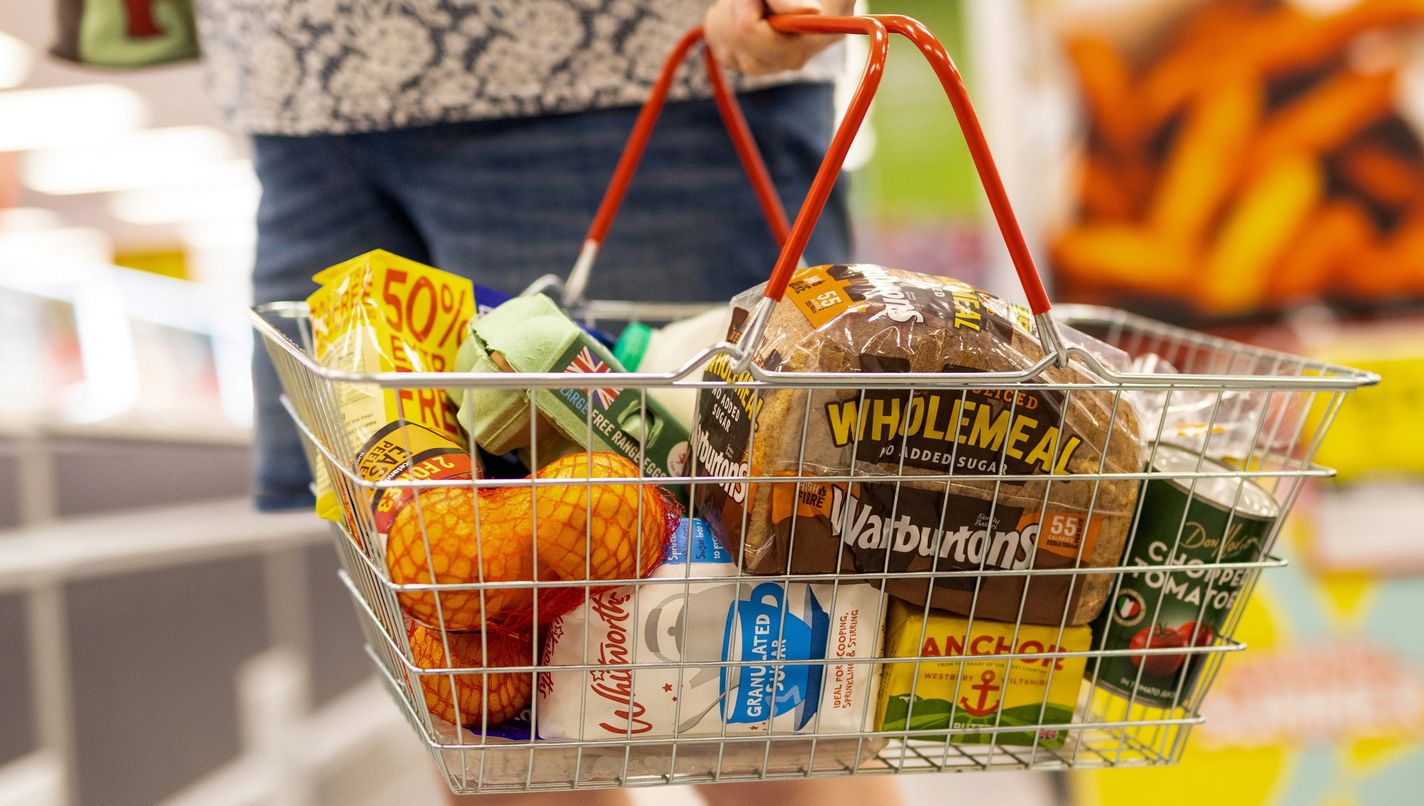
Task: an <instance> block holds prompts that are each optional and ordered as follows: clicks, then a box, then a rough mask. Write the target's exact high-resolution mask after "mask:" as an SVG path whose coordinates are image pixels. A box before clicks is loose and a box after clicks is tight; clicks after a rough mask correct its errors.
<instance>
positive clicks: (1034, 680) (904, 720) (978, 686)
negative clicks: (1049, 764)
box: [875, 601, 1093, 747]
mask: <svg viewBox="0 0 1424 806" xmlns="http://www.w3.org/2000/svg"><path fill="white" fill-rule="evenodd" d="M969 626H970V623H969V621H968V620H967V619H962V618H958V617H955V616H950V615H947V614H944V613H939V612H936V611H934V610H931V611H930V615H929V619H928V623H926V619H925V617H924V608H923V607H917V606H913V605H908V604H905V603H904V602H900V601H895V602H892V603H891V605H890V616H889V619H888V622H887V624H886V628H885V632H886V634H885V654H886V657H889V658H924V659H922V660H920V661H918V667H917V665H916V663H911V662H906V663H887V664H886V665H885V671H884V672H883V673H882V676H881V681H880V697H879V700H878V702H877V706H876V709H875V711H876V714H877V724H876V729H877V730H932V729H937V728H950V729H957V730H958V729H972V728H976V727H996V726H997V727H1000V728H1007V727H1013V726H1016V725H1025V726H1047V727H1031V728H1029V729H1027V730H1023V731H1003V732H999V733H998V734H997V739H996V738H995V735H996V734H995V733H993V732H988V731H986V732H969V733H958V734H953V735H951V736H950V737H949V740H950V741H951V742H954V743H957V744H989V743H991V742H993V743H996V744H1002V745H1033V744H1035V734H1036V738H1037V742H1036V744H1037V745H1038V746H1039V747H1062V746H1063V743H1064V742H1065V741H1066V740H1067V737H1068V731H1067V730H1066V729H1061V728H1055V727H1052V726H1053V725H1067V724H1068V723H1070V722H1072V721H1073V710H1074V707H1075V705H1076V704H1077V702H1078V689H1079V688H1080V687H1081V684H1082V682H1083V666H1084V659H1083V658H1081V657H1073V658H1037V659H1016V660H994V657H995V656H998V655H1010V654H1045V653H1050V652H1083V651H1086V650H1088V649H1089V646H1090V644H1091V643H1092V640H1093V635H1092V631H1091V630H1090V629H1089V628H1088V627H1068V628H1065V629H1063V630H1062V631H1061V635H1060V630H1059V628H1058V627H1043V626H1036V625H1032V624H1023V625H1020V626H1019V627H1018V630H1017V635H1015V629H1014V625H1012V624H1004V623H1000V622H995V621H985V620H984V619H978V618H976V619H975V620H974V622H973V626H974V629H973V631H972V634H971V631H970V630H969ZM922 634H923V642H921V635H922ZM939 657H943V658H945V660H944V661H935V660H933V659H934V658H939ZM966 657H967V658H972V659H971V660H967V661H964V660H960V659H961V658H966ZM913 738H942V737H934V736H929V737H926V736H924V735H922V734H921V735H916V736H915V737H913Z"/></svg>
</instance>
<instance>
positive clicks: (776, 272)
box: [738, 14, 1068, 368]
mask: <svg viewBox="0 0 1424 806" xmlns="http://www.w3.org/2000/svg"><path fill="white" fill-rule="evenodd" d="M768 21H769V22H770V24H771V27H772V28H775V29H776V30H778V31H781V32H784V33H817V34H860V35H864V36H867V37H869V38H870V57H869V59H867V61H866V66H865V72H864V74H863V75H862V77H861V80H860V84H859V86H857V87H856V90H855V94H854V95H853V96H852V98H851V102H850V106H849V108H848V109H847V110H846V115H845V118H844V119H843V120H842V121H841V123H840V126H839V127H838V128H837V129H836V133H835V136H834V137H833V138H832V140H831V147H830V148H829V149H828V150H827V152H826V156H825V159H824V160H822V162H821V167H820V169H819V170H818V171H817V173H816V178H815V179H814V180H813V181H812V183H811V189H810V191H809V192H807V194H806V200H805V201H804V202H803V203H802V205H801V210H800V212H798V213H797V216H796V222H795V224H793V225H792V228H791V234H790V236H789V237H788V238H787V241H786V243H785V244H784V245H783V246H782V249H781V255H780V257H779V258H778V259H777V262H776V267H775V268H774V269H773V270H772V274H771V279H770V281H769V282H768V283H767V285H766V291H765V297H764V299H763V300H762V302H761V303H760V304H759V305H758V306H757V309H756V310H755V311H754V312H753V314H752V316H751V318H750V319H749V321H748V323H747V327H746V329H745V331H744V335H743V338H742V341H741V348H742V351H743V353H742V360H741V361H740V362H739V364H738V366H739V368H745V367H746V365H747V364H749V363H750V360H751V356H752V354H753V353H754V352H755V346H756V343H757V341H758V340H759V339H760V337H761V333H762V330H763V329H764V328H765V327H766V322H767V320H768V319H769V318H770V316H771V308H772V307H773V306H775V304H776V303H777V302H779V301H780V300H781V297H782V295H784V294H785V293H786V285H787V283H789V282H790V280H791V275H792V273H793V272H795V270H796V266H797V264H798V263H799V262H800V260H801V256H802V253H803V252H804V251H805V249H806V244H807V242H808V241H809V240H810V237H811V232H812V231H813V230H814V229H815V228H816V222H817V221H818V220H819V219H820V217H821V211H822V210H823V209H824V208H825V206H826V200H827V198H828V197H829V196H830V193H831V188H832V187H833V186H834V185H835V182H836V179H837V177H838V176H839V175H840V171H841V167H842V165H844V163H845V158H846V153H847V152H848V151H849V150H850V146H851V143H852V141H854V140H855V136H856V133H857V132H859V131H860V127H861V124H862V123H863V122H864V120H865V114H866V112H867V110H868V109H869V107H870V102H871V100H872V98H874V96H875V91H876V90H877V89H878V88H879V86H880V79H881V76H882V75H883V73H884V70H885V61H886V58H887V57H888V55H889V34H890V33H895V34H899V35H901V36H903V37H905V38H906V39H908V40H910V41H911V42H913V43H914V44H915V46H916V47H917V48H919V50H920V53H921V54H923V55H924V57H925V59H926V60H927V61H929V63H930V67H932V68H933V69H934V71H935V75H936V76H938V77H939V81H940V84H941V85H942V86H943V87H944V91H945V94H946V95H947V96H949V102H950V105H951V106H952V107H953V108H954V114H955V117H956V118H957V119H958V121H959V128H960V130H961V131H962V133H963V135H964V139H965V142H966V144H967V145H968V146H969V153H970V155H971V156H972V157H973V159H974V167H975V169H976V170H977V171H978V173H979V181H980V183H981V184H982V185H983V186H984V192H985V194H987V195H988V197H989V206H990V208H991V209H992V210H993V213H994V218H995V220H996V221H997V222H998V225H999V231H1000V233H1001V234H1002V235H1003V238H1004V243H1005V245H1006V246H1007V247H1008V249H1009V257H1010V258H1011V259H1012V260H1013V264H1014V269H1015V270H1016V271H1017V272H1018V276H1019V282H1020V284H1021V285H1022V286H1023V290H1024V295H1025V296H1026V297H1027V298H1028V304H1029V309H1030V310H1031V311H1032V312H1033V315H1034V319H1035V323H1036V324H1037V326H1038V331H1039V338H1040V340H1041V342H1042V345H1043V348H1044V351H1045V353H1048V354H1052V355H1053V356H1054V359H1055V361H1056V363H1057V364H1058V365H1059V366H1065V365H1066V364H1067V362H1068V353H1067V350H1066V349H1065V347H1064V345H1063V340H1062V337H1061V335H1060V334H1059V332H1058V328H1057V326H1056V325H1055V324H1054V322H1053V319H1052V317H1050V316H1049V310H1050V309H1051V308H1052V305H1051V304H1050V303H1049V301H1048V293H1047V292H1046V291H1045V290H1044V287H1043V280H1042V278H1040V277H1039V274H1038V269H1037V268H1036V267H1035V266H1034V262H1033V255H1032V254H1031V253H1030V252H1029V248H1028V244H1027V242H1025V240H1024V236H1023V230H1022V229H1020V227H1019V223H1018V219H1017V217H1016V216H1015V215H1014V211H1013V206H1012V205H1011V204H1010V203H1009V196H1008V193H1007V191H1005V190H1004V183H1003V180H1002V179H1001V178H1000V177H999V169H998V167H997V166H996V165H995V163H994V157H993V155H992V154H991V153H990V151H989V143H988V141H987V140H986V139H985V137H984V130H983V128H982V127H981V126H980V125H979V116H978V115H977V114H976V113H975V112H974V105H973V103H971V102H970V100H969V91H968V89H966V88H965V86H964V79H963V77H962V76H961V75H960V73H959V69H958V68H957V67H956V66H955V64H954V60H953V59H951V58H950V56H949V52H948V51H946V50H945V48H944V45H943V44H942V43H941V42H940V41H939V39H938V38H937V37H936V36H935V35H934V33H933V32H931V31H930V30H929V29H928V28H926V27H925V26H924V24H923V23H921V22H919V21H918V20H915V19H912V18H910V17H906V16H904V15H901V14H874V15H866V16H845V17H838V16H825V15H815V14H781V15H774V16H771V17H769V18H768Z"/></svg>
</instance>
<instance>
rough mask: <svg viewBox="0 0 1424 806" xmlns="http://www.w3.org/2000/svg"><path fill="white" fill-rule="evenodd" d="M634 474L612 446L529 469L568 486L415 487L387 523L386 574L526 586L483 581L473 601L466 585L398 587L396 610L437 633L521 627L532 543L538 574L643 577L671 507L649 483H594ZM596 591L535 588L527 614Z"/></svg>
mask: <svg viewBox="0 0 1424 806" xmlns="http://www.w3.org/2000/svg"><path fill="white" fill-rule="evenodd" d="M638 476H639V473H638V468H637V466H636V465H634V464H633V463H632V462H630V461H628V460H627V459H625V458H623V457H622V456H619V455H617V454H613V453H593V454H589V453H576V454H571V455H569V456H565V457H564V458H562V459H559V460H557V461H555V462H553V463H551V464H550V465H548V466H547V467H545V468H544V469H543V470H541V471H540V472H539V473H538V477H539V478H541V479H547V478H555V479H569V480H570V481H571V482H572V483H570V484H557V485H549V486H540V487H538V488H537V489H536V492H535V493H534V494H532V495H531V492H530V488H528V487H500V488H494V489H485V490H480V491H479V493H478V496H476V495H473V494H472V493H471V491H470V490H468V489H460V488H448V487H447V488H437V489H433V490H427V491H424V492H422V493H421V494H420V496H419V499H418V502H419V503H418V505H417V503H416V501H415V500H412V502H411V503H409V504H407V505H406V506H405V507H404V508H403V509H402V510H401V511H400V512H399V513H398V514H397V515H396V518H395V520H394V522H393V523H392V524H391V529H390V535H389V539H388V541H387V544H386V567H387V569H388V570H389V572H390V576H391V581H392V582H395V583H396V584H402V585H404V584H429V583H430V582H431V580H432V579H433V580H434V582H435V583H436V584H443V585H459V584H471V583H479V582H529V583H530V585H529V586H528V587H518V588H494V589H486V590H484V591H483V599H481V592H480V591H477V590H454V591H402V592H400V593H398V598H399V599H400V603H401V606H402V608H404V610H405V612H406V614H407V615H409V616H410V617H411V618H413V619H415V620H416V621H418V622H421V623H422V624H426V625H442V624H443V626H444V627H445V629H447V630H454V631H466V630H483V629H487V628H489V627H497V628H501V629H521V628H524V627H527V626H529V625H530V624H532V623H534V622H535V621H536V619H535V613H534V597H533V591H534V588H535V585H534V580H535V579H536V577H535V575H534V572H535V567H536V562H535V559H536V557H535V548H536V546H537V549H538V556H537V561H538V562H537V569H538V577H537V579H539V580H541V581H543V580H566V581H589V582H594V581H604V580H627V579H640V578H642V577H645V576H647V575H648V574H649V573H650V572H651V571H652V570H653V568H655V567H656V566H657V565H658V563H659V562H661V561H662V558H663V555H664V553H665V552H666V548H667V539H668V536H669V535H670V534H671V533H672V530H673V527H674V526H676V523H677V516H678V511H677V508H676V506H675V505H674V504H673V503H672V502H671V501H669V500H668V499H667V498H666V497H665V496H664V494H663V493H662V491H661V490H660V488H658V487H656V486H654V485H650V484H642V485H639V484H618V483H609V482H603V481H600V480H601V479H620V478H621V479H633V478H637V477H638ZM476 502H478V509H477V508H476ZM536 515H537V524H536V522H535V516H536ZM477 526H478V529H477V528H476V527H477ZM427 536H428V539H429V552H428V553H427V550H426V537H427ZM477 536H478V538H479V540H478V541H477V540H476V537H477ZM477 560H478V561H477ZM432 570H433V574H432ZM603 587H607V585H603V586H585V587H554V588H540V589H539V591H538V595H539V598H538V604H539V607H538V618H537V621H538V622H539V623H541V624H547V623H549V622H552V621H553V620H554V619H556V618H558V617H559V616H561V615H563V614H564V613H567V612H569V611H570V610H573V609H574V608H576V607H578V606H579V604H580V603H582V602H583V600H584V596H585V594H586V593H587V592H589V591H590V590H593V591H597V590H601V589H602V588H603ZM437 603H438V605H439V606H438V608H437ZM442 615H443V617H444V620H443V621H442V620H441V616H442Z"/></svg>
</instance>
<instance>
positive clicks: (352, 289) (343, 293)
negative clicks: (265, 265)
mask: <svg viewBox="0 0 1424 806" xmlns="http://www.w3.org/2000/svg"><path fill="white" fill-rule="evenodd" d="M312 279H314V280H315V281H316V282H317V283H318V285H319V286H320V287H319V288H318V289H317V290H316V292H315V293H313V294H312V295H311V296H310V297H308V298H307V305H308V307H309V308H310V309H311V327H312V342H313V344H312V348H313V352H314V358H316V360H317V362H318V363H320V364H321V365H322V366H324V367H329V368H331V369H339V370H344V371H347V372H357V373H363V374H368V373H381V372H447V371H452V370H453V369H454V367H455V354H456V352H457V351H458V350H459V347H460V342H461V341H462V340H463V338H464V334H465V331H466V330H467V328H468V326H469V322H470V319H472V318H473V317H474V315H475V291H474V284H473V283H472V282H471V281H470V280H468V279H466V278H464V277H460V276H458V275H455V274H450V273H449V272H444V271H440V270H439V269H435V268H432V267H430V266H426V265H424V264H422V263H417V262H415V261H413V260H407V259H405V258H403V257H399V256H397V255H393V254H391V253H390V252H387V251H385V250H382V249H377V250H375V251H372V252H367V253H366V254H364V255H361V256H359V257H355V258H352V259H351V260H348V261H345V262H344V263H338V264H337V265H335V266H332V267H330V268H328V269H325V270H323V271H321V272H320V273H318V274H317V275H316V276H315V277H314V278H312ZM333 391H334V392H335V395H334V399H333V400H331V401H330V403H331V404H332V405H334V406H335V407H336V409H337V410H338V411H339V412H340V414H341V417H340V421H339V423H337V426H338V428H339V430H340V433H338V434H334V435H332V434H328V435H326V437H327V438H328V439H334V440H337V441H339V442H342V441H344V445H342V446H341V447H344V448H345V451H344V452H343V453H344V455H342V456H340V457H339V458H341V459H343V460H350V462H351V464H352V466H353V467H355V466H356V465H358V464H359V459H360V452H361V451H362V450H363V448H364V447H365V446H366V445H367V443H368V442H369V441H370V440H371V439H372V437H373V436H374V435H376V434H377V432H379V431H381V429H383V428H385V427H386V426H387V425H388V424H391V423H394V422H396V421H398V420H399V421H403V422H405V423H413V424H416V425H420V426H424V427H425V428H427V429H429V430H431V431H434V432H436V433H437V434H443V435H444V436H446V437H449V438H450V439H451V440H452V441H454V442H455V443H457V444H458V445H464V444H465V438H464V434H463V432H462V431H461V429H460V425H459V422H458V421H457V419H456V417H455V410H454V406H453V404H452V403H451V402H450V400H449V398H448V397H447V396H446V394H445V392H444V391H443V390H441V389H437V388H428V389H382V388H381V387H379V386H377V385H375V384H370V383H336V384H333ZM321 470H322V469H318V472H317V473H316V474H315V476H316V483H317V504H316V509H317V514H318V515H320V516H321V517H323V518H327V519H328V520H334V521H339V520H341V519H342V517H343V512H344V515H345V519H346V524H347V526H348V528H350V529H351V534H352V535H357V534H359V532H360V529H359V527H358V525H357V524H358V522H359V521H360V519H358V515H357V512H356V511H355V510H354V508H353V505H352V502H351V501H349V500H345V499H346V498H347V496H346V494H344V493H343V494H342V495H340V496H338V495H337V493H336V491H335V490H334V489H333V485H332V483H331V479H330V478H329V473H328V472H321ZM342 486H345V485H342ZM369 498H370V496H369V495H367V496H363V499H364V503H365V504H367V505H369V503H370V502H369Z"/></svg>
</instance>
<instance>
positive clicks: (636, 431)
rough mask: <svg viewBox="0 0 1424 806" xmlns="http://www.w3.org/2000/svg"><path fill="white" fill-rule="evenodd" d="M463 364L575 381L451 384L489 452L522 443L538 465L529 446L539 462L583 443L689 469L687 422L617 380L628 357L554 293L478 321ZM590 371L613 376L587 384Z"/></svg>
mask: <svg viewBox="0 0 1424 806" xmlns="http://www.w3.org/2000/svg"><path fill="white" fill-rule="evenodd" d="M455 369H456V371H458V372H567V373H569V374H570V376H571V377H570V379H569V382H570V385H571V388H568V389H537V390H530V389H521V388H519V381H518V380H517V379H514V378H511V379H510V381H509V385H508V386H505V387H502V388H488V387H486V388H473V389H451V390H450V396H451V397H452V398H453V399H454V401H455V403H456V405H457V406H459V420H460V424H461V425H462V426H464V427H465V430H466V431H467V432H468V433H469V434H470V438H471V439H473V440H474V441H475V442H477V443H478V444H479V446H480V447H481V448H484V449H485V450H486V451H489V452H490V453H494V454H505V453H509V452H511V451H513V452H516V453H518V454H519V457H520V459H522V460H523V461H524V463H525V464H526V465H528V466H529V467H530V469H531V470H532V469H537V468H535V466H534V465H535V463H534V459H535V458H536V457H534V456H532V455H531V453H532V450H531V448H533V449H535V450H537V452H538V457H537V459H538V464H539V465H540V466H543V465H547V464H548V463H549V462H552V461H554V460H555V459H558V458H559V457H561V456H565V455H567V454H570V453H576V452H579V451H611V452H613V453H617V454H620V455H622V456H624V457H627V458H628V459H630V460H632V461H633V463H634V464H637V463H639V461H640V460H641V462H642V470H643V474H644V475H645V476H649V477H667V476H682V475H686V474H687V468H688V458H689V449H688V431H687V429H686V428H685V427H683V426H682V425H681V424H680V423H678V421H677V420H676V418H674V417H673V416H672V415H670V414H669V413H668V412H667V410H666V409H665V408H663V407H662V406H661V405H660V404H659V403H658V402H657V401H655V400H654V399H653V398H652V396H651V395H645V394H643V392H642V390H640V389H623V388H619V387H618V386H617V380H616V378H615V377H614V373H620V372H624V369H623V367H622V365H621V364H619V363H618V360H617V359H615V358H614V357H613V355H612V354H611V353H610V352H609V351H608V348H606V347H604V346H603V345H602V344H600V343H599V342H598V341H597V340H596V339H594V338H593V337H592V336H590V335H589V334H587V333H586V332H584V331H583V330H582V329H581V328H580V327H579V326H578V325H577V324H575V323H574V322H573V320H571V319H569V317H568V316H567V315H565V314H564V312H563V311H561V310H559V307H558V306H557V305H556V304H554V301H553V300H551V299H549V298H548V297H546V296H543V295H541V294H536V295H531V296H526V297H515V298H513V299H511V300H509V301H507V302H505V303H503V304H501V305H500V306H498V307H497V308H495V309H494V310H492V311H490V312H489V313H486V314H484V315H482V316H479V317H477V318H476V319H474V320H472V321H471V322H470V331H469V335H468V338H467V339H466V340H465V342H464V344H462V345H461V346H460V352H459V354H458V355H457V356H456V358H455ZM591 374H602V375H604V377H600V378H598V381H599V382H600V383H604V382H606V383H607V384H608V385H607V386H595V387H594V388H592V389H587V388H579V387H582V386H584V385H586V384H587V383H588V381H589V380H590V379H589V378H587V377H581V376H586V375H591ZM531 404H532V405H533V406H535V407H537V409H538V416H537V417H533V418H531V417H530V406H531ZM531 420H532V422H531ZM674 492H677V493H678V495H679V496H684V495H685V491H684V490H682V489H676V490H674Z"/></svg>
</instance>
